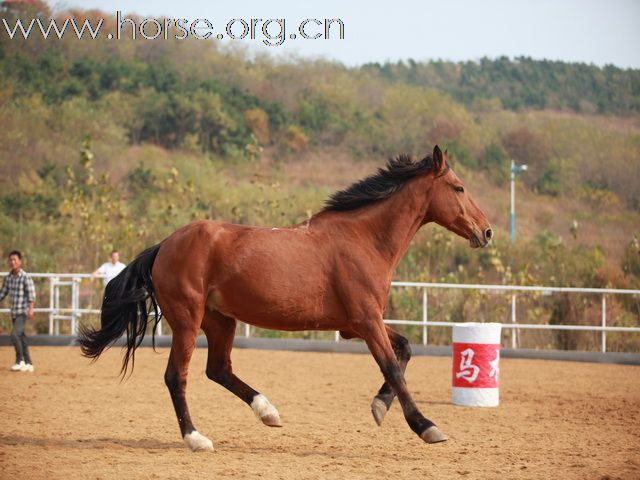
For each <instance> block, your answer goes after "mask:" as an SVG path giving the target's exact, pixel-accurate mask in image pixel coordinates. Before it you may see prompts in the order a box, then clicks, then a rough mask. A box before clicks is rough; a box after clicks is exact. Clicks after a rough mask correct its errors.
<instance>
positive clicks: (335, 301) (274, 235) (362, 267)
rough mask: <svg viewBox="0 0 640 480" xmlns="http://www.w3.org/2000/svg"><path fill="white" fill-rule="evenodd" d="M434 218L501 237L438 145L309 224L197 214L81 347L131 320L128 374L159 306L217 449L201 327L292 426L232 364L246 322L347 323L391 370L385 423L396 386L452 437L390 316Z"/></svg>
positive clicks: (426, 428) (266, 407)
mask: <svg viewBox="0 0 640 480" xmlns="http://www.w3.org/2000/svg"><path fill="white" fill-rule="evenodd" d="M428 222H436V223H438V224H440V225H442V226H443V227H445V228H447V229H449V230H451V231H453V232H455V233H457V234H458V235H460V236H462V237H464V238H466V239H468V240H469V241H470V244H471V247H473V248H476V247H484V246H485V245H486V244H487V243H488V242H489V240H490V239H491V236H492V232H491V229H490V227H489V224H488V222H487V219H486V217H485V215H484V213H483V212H482V211H481V210H480V209H479V208H478V207H477V206H476V204H475V203H474V202H473V200H472V199H471V197H470V196H469V194H468V193H467V191H466V189H465V187H464V186H463V185H462V183H461V181H460V180H459V178H458V177H457V176H456V175H455V174H454V173H453V171H452V170H451V169H450V168H449V166H448V164H447V153H446V152H445V153H444V154H443V153H442V152H441V151H440V149H439V148H438V146H436V147H435V148H434V150H433V155H428V156H427V157H425V158H424V159H422V160H420V161H413V160H412V159H411V158H409V157H407V156H399V157H397V158H395V159H393V160H390V161H389V162H388V164H387V166H386V168H384V169H382V168H381V169H379V170H378V172H377V173H376V174H375V175H372V176H370V177H367V178H365V179H363V180H361V181H359V182H357V183H355V184H353V185H352V186H350V187H349V188H347V189H345V190H343V191H340V192H337V193H335V194H334V195H333V196H332V197H331V198H330V199H329V201H328V202H327V204H326V206H325V208H324V209H323V210H322V211H321V212H319V213H318V214H316V215H314V216H313V217H311V218H310V219H309V220H308V221H306V222H305V223H302V224H299V225H295V226H292V227H286V228H259V227H249V226H244V225H233V224H228V223H222V222H214V221H199V222H194V223H192V224H189V225H187V226H185V227H183V228H181V229H180V230H178V231H176V232H174V233H173V234H172V235H170V236H169V237H168V238H166V239H165V240H163V241H162V242H161V243H160V244H159V245H155V246H153V247H151V248H149V249H147V250H146V251H144V252H142V253H141V254H140V255H139V256H138V257H137V258H136V259H135V260H134V261H133V262H132V263H130V264H129V265H128V266H127V267H126V268H125V270H124V271H122V272H121V273H120V274H119V275H118V276H117V277H116V278H115V279H113V280H112V281H111V282H110V283H109V284H108V285H107V288H106V290H105V296H104V301H103V305H102V317H101V324H102V326H101V328H100V329H99V330H90V329H85V330H83V331H82V333H81V335H80V338H79V343H80V345H81V347H82V352H83V354H84V355H85V356H88V357H91V358H94V359H95V358H97V357H98V356H99V355H100V354H101V353H102V351H103V350H104V349H105V348H107V347H109V346H110V345H112V344H113V343H114V342H115V341H116V340H117V339H118V338H120V336H122V334H123V333H124V332H125V331H126V333H127V351H126V354H125V356H124V360H123V365H122V373H123V374H125V373H126V371H127V367H128V363H129V360H131V363H132V366H133V363H134V359H135V357H134V355H135V349H136V348H137V347H138V346H139V345H140V343H141V341H142V338H143V337H144V334H145V331H146V328H147V324H148V319H149V314H150V313H151V310H152V309H153V311H154V313H155V317H156V322H157V321H159V315H158V306H159V307H160V309H161V311H162V314H163V315H164V316H165V317H166V319H167V322H168V323H169V325H170V326H171V329H172V331H173V339H172V344H171V353H170V355H169V363H168V365H167V370H166V373H165V382H166V384H167V387H168V389H169V392H170V394H171V400H172V401H173V405H174V408H175V411H176V415H177V417H178V423H179V425H180V431H181V433H182V437H183V439H184V441H185V442H186V444H187V445H188V446H189V448H191V449H192V450H194V451H197V450H212V449H213V444H212V443H211V441H210V440H209V439H208V438H206V437H205V436H203V435H201V434H200V433H198V431H197V430H196V428H195V427H194V426H193V422H192V421H191V416H190V415H189V409H188V407H187V401H186V397H185V391H186V386H187V371H188V367H189V361H190V359H191V354H192V353H193V349H194V347H195V344H196V336H197V335H198V331H199V330H200V329H202V330H203V331H204V333H205V335H206V337H207V341H208V360H207V368H206V374H207V377H209V378H210V379H211V380H213V381H214V382H216V383H219V384H220V385H222V386H223V387H225V388H227V389H228V390H229V391H231V392H232V393H233V394H235V395H237V396H238V397H239V398H241V399H242V400H244V401H245V402H246V403H247V404H248V405H250V406H251V408H252V409H253V411H254V413H255V414H256V415H257V416H258V418H259V419H260V420H261V421H262V422H263V423H264V424H265V425H268V426H271V427H279V426H281V422H280V415H279V413H278V410H276V408H275V407H274V406H273V405H272V404H271V403H270V402H269V401H268V400H267V398H266V397H265V396H264V395H262V394H260V393H259V392H257V391H256V390H254V389H253V388H251V387H250V386H249V385H247V384H246V383H244V382H243V381H242V380H241V379H240V378H238V377H237V376H236V375H235V374H234V373H233V371H232V368H231V358H230V352H231V347H232V343H233V337H234V335H235V331H236V321H237V320H241V321H243V322H246V323H249V324H251V325H255V326H257V327H262V328H270V329H278V330H290V331H294V330H339V331H340V333H341V335H342V336H343V337H344V338H361V339H363V340H364V341H365V342H366V344H367V346H368V347H369V350H370V351H371V354H372V355H373V357H374V358H375V360H376V362H377V363H378V365H379V367H380V370H381V371H382V374H383V375H384V379H385V383H384V384H383V385H382V388H380V391H379V392H378V394H377V395H376V396H375V398H374V399H373V403H372V405H371V409H372V413H373V416H374V418H375V420H376V422H377V423H378V425H380V423H381V422H382V420H383V418H384V416H385V414H386V413H387V410H388V409H389V407H390V406H391V402H392V401H393V399H394V397H395V396H396V395H397V396H398V399H399V401H400V405H401V406H402V410H403V412H404V416H405V418H406V420H407V423H408V424H409V426H410V427H411V429H412V430H413V431H414V432H415V433H416V434H418V436H420V438H422V439H423V440H424V441H425V442H428V443H435V442H441V441H444V440H446V439H447V437H446V436H445V435H444V434H443V433H442V432H440V430H439V429H438V428H437V427H436V426H435V424H434V423H433V422H431V421H430V420H428V419H426V418H425V417H424V416H423V415H422V413H420V411H419V410H418V407H417V405H416V404H415V402H414V401H413V399H412V398H411V395H410V394H409V390H408V389H407V385H406V383H405V380H404V370H405V368H406V366H407V362H408V361H409V358H410V355H411V352H410V350H409V344H408V342H407V340H406V339H405V338H404V337H402V336H401V335H400V334H398V333H396V332H395V331H393V330H392V329H390V328H389V327H387V326H385V324H384V323H383V321H382V313H383V311H384V309H385V305H386V303H387V297H388V292H389V285H390V281H391V276H392V274H393V271H394V269H395V267H396V265H397V264H398V262H399V261H400V258H401V257H402V255H403V254H404V252H405V251H406V250H407V247H408V246H409V243H410V242H411V239H412V238H413V236H414V235H415V233H416V232H417V230H418V229H419V228H420V227H421V226H422V225H424V224H425V223H428ZM152 278H153V280H152ZM156 302H157V303H156ZM149 303H150V304H151V305H150V306H149V305H148V304H149Z"/></svg>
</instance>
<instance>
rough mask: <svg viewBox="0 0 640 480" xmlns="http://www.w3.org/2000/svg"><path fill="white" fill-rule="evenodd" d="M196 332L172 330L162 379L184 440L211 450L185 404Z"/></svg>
mask: <svg viewBox="0 0 640 480" xmlns="http://www.w3.org/2000/svg"><path fill="white" fill-rule="evenodd" d="M165 313H166V312H165ZM196 333H197V331H194V330H193V329H190V330H180V329H175V330H174V331H173V340H172V342H171V353H170V354H169V363H168V364H167V370H166V372H165V374H164V381H165V383H166V384H167V388H169V393H170V394H171V401H172V402H173V408H175V411H176V416H177V417H178V424H179V425H180V433H181V434H182V438H183V440H184V442H185V443H186V444H187V446H188V447H189V448H190V449H191V450H192V451H194V452H197V451H212V450H213V443H212V442H211V440H209V439H208V438H207V437H205V436H204V435H202V434H200V433H199V432H198V431H197V430H196V429H195V427H194V426H193V423H192V422H191V415H189V407H188V406H187V398H186V389H187V373H188V370H189V361H190V360H191V354H192V353H193V349H194V348H195V346H196Z"/></svg>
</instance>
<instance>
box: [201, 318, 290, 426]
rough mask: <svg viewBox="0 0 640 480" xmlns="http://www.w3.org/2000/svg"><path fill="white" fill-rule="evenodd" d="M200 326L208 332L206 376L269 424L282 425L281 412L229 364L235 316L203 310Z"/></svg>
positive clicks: (234, 331) (234, 330) (234, 329)
mask: <svg viewBox="0 0 640 480" xmlns="http://www.w3.org/2000/svg"><path fill="white" fill-rule="evenodd" d="M202 330H204V333H205V335H206V336H207V342H208V347H209V355H208V358H207V377H209V378H210V379H211V380H213V381H214V382H216V383H218V384H220V385H222V386H223V387H224V388H226V389H227V390H229V391H230V392H231V393H233V394H234V395H236V396H237V397H238V398H240V399H241V400H243V401H244V402H246V403H247V405H249V406H250V407H251V409H252V410H253V412H254V413H255V414H256V416H257V417H258V418H259V419H260V420H261V421H262V423H264V424H265V425H267V426H269V427H281V426H282V422H281V421H280V414H279V413H278V410H277V409H276V407H274V406H273V405H271V403H270V402H269V400H267V397H265V396H264V395H262V394H261V393H259V392H257V391H255V390H254V389H253V388H251V387H250V386H249V385H247V384H246V383H244V382H243V381H242V380H240V379H239V378H238V377H237V376H236V375H235V374H234V373H233V370H232V368H231V348H232V347H233V337H234V336H235V333H236V320H235V319H234V318H231V317H227V316H225V315H223V314H221V313H220V312H218V311H215V310H206V311H205V314H204V319H203V321H202Z"/></svg>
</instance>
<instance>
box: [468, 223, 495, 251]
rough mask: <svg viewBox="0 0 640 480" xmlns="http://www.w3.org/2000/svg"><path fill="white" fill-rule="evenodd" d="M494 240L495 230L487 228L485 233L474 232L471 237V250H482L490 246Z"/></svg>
mask: <svg viewBox="0 0 640 480" xmlns="http://www.w3.org/2000/svg"><path fill="white" fill-rule="evenodd" d="M492 238H493V230H491V229H490V228H487V229H486V230H485V231H484V232H482V233H481V232H480V231H478V230H474V231H473V232H472V233H471V236H470V237H469V243H470V244H471V248H482V247H486V246H487V245H488V244H489V240H491V239H492Z"/></svg>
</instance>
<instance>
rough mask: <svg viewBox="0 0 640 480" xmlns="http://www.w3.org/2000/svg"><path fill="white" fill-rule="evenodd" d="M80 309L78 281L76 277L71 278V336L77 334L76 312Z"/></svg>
mask: <svg viewBox="0 0 640 480" xmlns="http://www.w3.org/2000/svg"><path fill="white" fill-rule="evenodd" d="M79 309H80V279H79V278H78V277H73V279H72V280H71V310H72V312H71V328H70V329H69V330H71V332H70V333H71V335H77V334H78V318H79V317H80V314H79V313H78V310H79Z"/></svg>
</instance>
